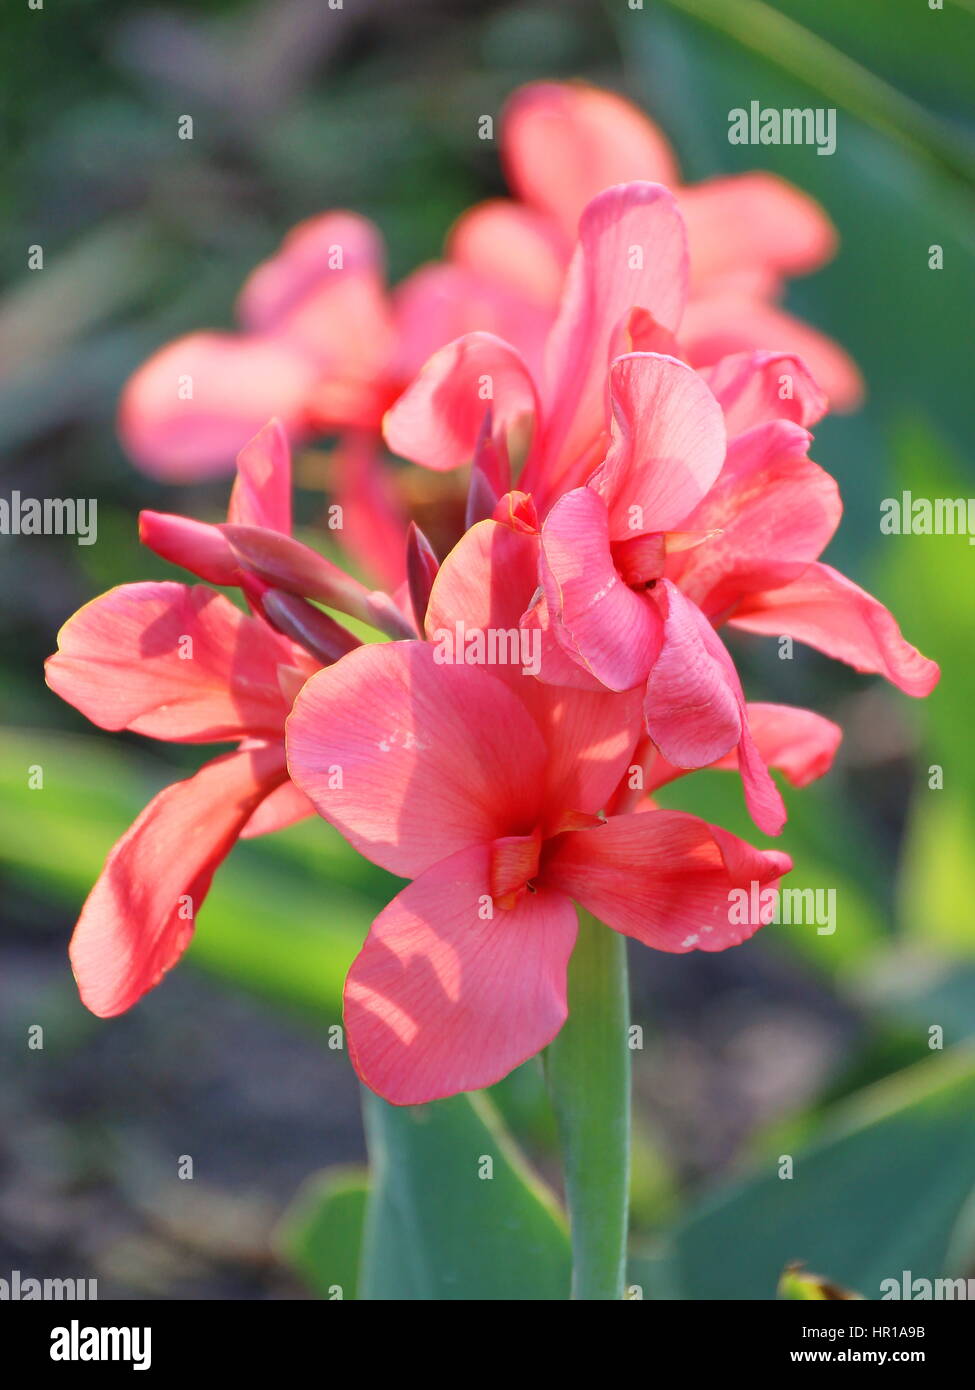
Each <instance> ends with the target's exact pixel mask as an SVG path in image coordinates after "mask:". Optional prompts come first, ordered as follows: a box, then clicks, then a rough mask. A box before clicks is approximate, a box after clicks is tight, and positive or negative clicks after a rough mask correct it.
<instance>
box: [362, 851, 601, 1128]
mask: <svg viewBox="0 0 975 1390" xmlns="http://www.w3.org/2000/svg"><path fill="white" fill-rule="evenodd" d="M490 863H491V850H490V847H489V846H487V845H477V846H472V847H471V848H469V849H466V850H463V851H461V852H460V853H458V854H454V855H453V856H452V857H451V858H449V859H448V860H446V861H445V862H443V863H437V864H434V865H433V867H431V868H430V869H429V870H428V871H427V872H426V873H424V874H423V875H422V876H421V877H420V878H418V879H417V880H416V881H415V882H414V883H411V884H409V886H408V887H406V888H404V889H403V891H402V892H401V893H399V894H398V895H397V896H396V897H395V898H394V899H393V901H392V902H391V903H390V904H389V906H388V907H387V908H386V910H385V911H384V912H382V913H381V914H380V916H379V917H377V919H376V921H375V922H374V923H373V925H372V929H371V931H370V933H369V936H368V937H367V939H366V944H365V945H364V946H363V948H362V950H361V952H360V953H359V955H358V956H357V957H356V959H355V961H354V962H353V965H352V969H351V970H350V971H349V977H348V980H347V982H346V986H345V1025H346V1028H347V1029H348V1035H349V1052H350V1055H351V1058H352V1062H353V1065H354V1066H355V1069H356V1071H357V1072H358V1074H359V1077H360V1078H361V1080H362V1081H364V1082H365V1084H366V1085H367V1086H369V1087H371V1088H372V1090H374V1091H376V1092H377V1093H378V1094H379V1095H381V1096H384V1097H385V1098H386V1099H387V1100H389V1101H391V1102H392V1103H393V1104H394V1105H421V1104H424V1103H425V1102H427V1101H430V1100H436V1099H438V1098H439V1097H441V1096H450V1095H456V1094H457V1093H458V1092H461V1091H476V1090H480V1089H481V1087H483V1086H490V1085H493V1083H494V1082H495V1081H499V1080H500V1079H501V1077H503V1076H506V1075H507V1074H508V1072H509V1071H511V1070H512V1069H513V1068H514V1067H516V1066H518V1065H519V1064H520V1063H521V1062H524V1061H527V1060H528V1058H529V1057H533V1056H534V1055H535V1054H536V1053H537V1052H539V1051H540V1050H541V1049H542V1048H543V1047H545V1045H546V1044H547V1043H549V1042H551V1040H552V1039H553V1038H554V1037H555V1035H556V1033H557V1032H558V1031H559V1029H560V1028H561V1027H562V1024H563V1023H564V1022H565V1018H566V1014H567V1005H566V969H567V966H568V961H569V956H570V955H571V953H572V948H573V946H574V945H575V938H576V929H577V926H576V913H575V908H574V907H573V905H572V903H571V902H570V901H569V900H568V898H565V897H563V896H562V895H561V894H560V893H557V892H552V891H550V890H549V889H547V888H539V889H538V891H537V892H535V893H525V894H524V895H523V896H522V897H521V898H520V899H519V900H518V903H517V905H516V906H515V907H513V908H511V909H508V910H506V909H504V908H498V907H495V908H494V909H493V916H491V917H489V918H488V919H487V920H482V917H481V915H480V914H479V908H480V909H481V910H482V911H483V910H490V903H491V898H490ZM484 904H487V905H488V906H487V908H485V907H484Z"/></svg>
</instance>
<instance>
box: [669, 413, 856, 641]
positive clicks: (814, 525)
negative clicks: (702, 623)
mask: <svg viewBox="0 0 975 1390" xmlns="http://www.w3.org/2000/svg"><path fill="white" fill-rule="evenodd" d="M809 442H810V438H809V435H808V433H807V432H806V431H805V430H804V429H803V428H802V427H801V426H800V425H794V424H792V423H791V422H790V421H788V420H773V421H771V422H770V423H768V424H765V425H756V426H755V428H754V429H752V430H749V431H748V432H747V433H746V434H743V435H739V436H738V438H737V439H736V440H734V442H733V443H732V445H731V447H730V448H729V450H728V457H727V462H726V464H725V467H724V470H723V471H722V474H721V476H720V478H719V479H718V481H717V483H715V485H714V487H713V488H712V489H711V491H710V492H709V493H708V495H707V497H705V499H704V501H703V502H702V503H701V505H700V506H699V507H698V508H697V510H696V511H695V512H694V513H693V515H692V516H691V517H689V518H688V523H687V524H688V526H689V527H690V528H691V529H693V530H696V531H702V532H705V533H708V532H713V533H714V534H713V535H711V536H710V538H709V539H708V540H706V541H705V542H704V543H703V544H701V545H698V546H695V547H694V548H692V549H688V550H684V551H681V552H679V553H678V554H675V555H672V556H670V558H669V561H668V565H667V573H668V575H669V576H670V577H672V578H673V579H675V580H676V581H677V582H679V584H680V587H681V590H682V591H683V592H684V593H685V594H686V595H687V596H688V598H692V599H693V600H694V602H695V603H697V605H698V606H699V607H700V608H701V609H702V610H703V611H704V612H705V613H706V614H707V615H708V616H709V617H710V618H712V620H714V621H717V620H718V617H719V616H720V615H721V614H723V613H724V612H726V611H727V610H728V609H729V608H731V607H732V606H733V605H734V604H736V603H737V602H738V601H739V600H740V598H741V596H742V594H747V593H756V592H759V591H761V590H766V589H775V588H779V587H780V586H781V585H783V584H788V583H790V582H791V581H792V580H793V579H796V578H798V577H799V575H801V574H802V572H803V571H804V570H805V569H806V568H807V566H808V565H809V564H811V563H812V561H813V560H816V559H818V557H819V556H820V555H821V554H822V552H823V550H824V549H825V548H826V546H827V545H828V544H829V542H830V540H831V539H832V537H833V534H834V532H835V531H836V528H837V526H838V525H839V521H840V517H841V515H842V512H843V503H842V501H841V500H840V493H839V488H838V487H837V485H836V482H835V480H834V479H833V478H831V477H830V476H829V474H828V473H826V472H824V471H823V469H822V468H820V467H819V465H818V464H816V463H814V462H813V461H812V459H810V458H807V457H806V454H807V451H808V448H809Z"/></svg>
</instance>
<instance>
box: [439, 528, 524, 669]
mask: <svg viewBox="0 0 975 1390" xmlns="http://www.w3.org/2000/svg"><path fill="white" fill-rule="evenodd" d="M538 552H539V538H538V536H537V535H532V534H531V533H530V532H528V531H516V530H514V529H513V528H512V527H511V526H508V525H506V524H505V523H503V522H499V521H493V520H488V521H479V522H478V523H477V525H476V526H472V527H471V528H470V530H469V531H465V533H464V535H463V536H462V537H461V539H460V540H459V541H458V542H457V544H456V545H455V546H454V548H453V550H452V551H451V552H450V554H449V555H448V556H447V557H446V559H445V560H444V562H443V564H442V565H441V566H440V569H439V570H438V572H437V577H436V579H435V580H434V582H433V588H432V590H431V592H430V600H429V603H428V605H427V617H426V634H427V637H428V638H429V639H430V641H435V640H436V637H435V634H436V633H437V632H442V631H453V630H454V628H455V625H456V624H457V623H464V624H466V626H467V627H468V628H471V629H473V628H478V629H480V630H481V631H487V629H488V628H494V629H496V630H498V629H504V630H511V629H515V630H517V628H518V625H519V623H520V621H521V616H522V614H523V613H524V612H525V609H526V608H527V607H528V605H529V603H530V602H531V600H532V596H533V595H534V593H535V591H536V589H537V588H538ZM521 666H522V662H521V661H520V660H516V661H515V662H514V663H512V665H511V666H499V667H498V673H499V674H500V675H503V676H510V677H512V678H513V679H514V683H515V684H520V683H521V682H522V681H523V680H524V679H525V677H523V676H522V675H521Z"/></svg>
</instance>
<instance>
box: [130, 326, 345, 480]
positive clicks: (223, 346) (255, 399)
mask: <svg viewBox="0 0 975 1390" xmlns="http://www.w3.org/2000/svg"><path fill="white" fill-rule="evenodd" d="M317 374H318V370H317V368H316V367H315V365H314V363H313V362H311V360H310V359H309V358H308V357H307V356H305V355H304V354H303V353H302V352H301V351H300V350H298V349H296V348H295V347H294V346H292V345H291V344H289V343H286V342H284V341H283V340H281V339H276V338H266V337H257V336H236V335H234V334H230V333H193V334H191V335H190V336H189V337H186V338H179V339H178V340H177V341H176V342H174V343H169V344H168V345H167V346H166V347H164V348H161V349H160V350H159V352H157V353H155V354H154V355H153V356H152V357H150V358H149V360H148V362H145V363H144V364H143V365H142V366H141V367H140V368H139V370H138V371H137V372H136V373H135V374H134V375H133V376H131V377H130V378H129V380H128V382H127V383H126V385H125V389H124V391H123V392H122V399H121V402H120V405H119V418H118V429H119V435H120V437H121V440H122V446H123V448H124V449H125V450H126V452H127V453H129V454H130V455H131V457H132V459H133V461H134V462H135V463H136V464H137V465H138V466H139V467H140V468H142V469H144V470H145V472H147V473H151V474H152V475H153V476H155V477H158V478H163V479H164V480H166V481H167V482H178V481H182V480H188V481H195V480H197V479H199V478H207V477H212V476H214V475H219V474H222V473H229V472H231V470H232V467H233V460H234V457H235V456H236V454H237V453H238V452H239V451H240V450H241V449H242V448H243V447H244V445H245V444H246V443H247V441H248V440H249V439H251V438H253V436H254V435H255V434H257V432H258V430H260V429H261V428H262V427H263V426H264V425H265V424H266V423H267V421H268V420H269V419H270V418H271V417H272V416H275V415H276V416H278V417H279V418H280V420H281V423H282V425H283V426H284V428H285V429H286V430H287V431H288V432H289V433H290V434H297V433H300V432H301V430H302V428H303V425H304V409H305V400H306V397H307V395H308V392H309V391H310V389H311V387H312V385H313V383H314V381H315V379H316V376H317ZM189 390H192V395H187V391H189Z"/></svg>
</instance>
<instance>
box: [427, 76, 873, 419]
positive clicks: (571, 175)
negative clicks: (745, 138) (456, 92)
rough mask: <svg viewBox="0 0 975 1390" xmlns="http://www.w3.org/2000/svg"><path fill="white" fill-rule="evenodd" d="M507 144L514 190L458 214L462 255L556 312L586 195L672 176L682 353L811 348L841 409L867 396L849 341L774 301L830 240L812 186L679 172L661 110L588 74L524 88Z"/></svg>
mask: <svg viewBox="0 0 975 1390" xmlns="http://www.w3.org/2000/svg"><path fill="white" fill-rule="evenodd" d="M501 158H502V163H503V164H504V167H505V171H506V174H507V178H508V183H509V184H510V186H511V188H512V190H513V192H514V193H515V194H516V195H517V197H518V199H519V200H520V201H518V202H507V201H505V200H502V199H496V200H494V201H492V202H488V203H483V204H481V205H479V206H478V207H475V208H472V209H471V211H470V212H468V213H466V214H464V216H463V217H462V218H461V219H460V221H459V223H458V224H457V226H456V227H455V228H454V230H453V232H452V234H451V238H450V241H449V243H448V251H449V254H450V257H451V259H452V260H453V261H454V263H456V264H460V265H464V266H469V267H471V268H477V269H480V270H481V271H482V273H483V272H484V271H487V272H489V273H490V274H491V275H493V276H494V277H495V278H496V279H498V280H499V281H501V282H503V283H512V284H513V285H515V286H517V287H518V288H520V289H521V290H522V291H523V292H524V293H525V294H526V296H530V297H533V298H534V299H536V300H537V301H539V302H542V303H547V304H548V305H549V306H550V308H551V309H552V311H553V312H554V310H555V309H556V308H557V305H558V297H559V291H560V288H561V275H560V271H564V268H565V267H566V266H567V265H568V263H569V260H570V256H571V253H572V250H573V247H574V245H575V240H576V231H577V227H578V223H579V217H580V215H581V214H582V212H583V210H584V208H585V207H586V205H587V204H588V203H589V202H590V201H591V200H592V199H593V198H595V197H596V195H597V194H598V193H600V192H601V191H602V190H603V189H605V188H608V187H610V186H611V185H614V184H621V183H630V182H632V181H634V180H646V181H649V182H653V183H662V184H665V185H666V186H667V187H668V188H670V189H671V190H672V191H673V192H674V193H675V194H676V196H677V202H678V207H679V208H680V211H681V214H682V216H683V218H684V222H685V224H686V226H687V230H688V239H689V243H690V262H691V282H690V297H689V302H688V306H687V311H686V314H685V317H684V321H683V324H682V342H683V345H684V348H685V350H686V360H687V361H688V362H690V363H691V364H692V365H693V366H695V367H700V366H707V365H710V364H712V363H714V362H716V361H718V359H719V358H721V357H726V356H728V355H729V354H731V353H736V352H742V351H753V350H755V349H759V348H774V349H776V350H778V351H785V352H790V353H794V354H796V355H798V356H801V357H802V358H803V359H804V361H805V362H806V363H807V365H808V366H809V368H810V370H811V372H812V374H813V377H814V378H815V379H816V381H817V382H818V383H819V385H820V386H821V387H822V388H823V389H824V390H825V391H826V394H827V395H828V397H829V399H830V404H831V407H832V408H833V409H834V410H848V409H851V408H852V407H854V406H855V405H857V404H858V403H859V400H860V398H861V396H862V389H863V388H862V382H861V379H860V374H859V372H858V371H857V369H856V366H855V365H854V363H853V362H852V361H851V360H850V358H849V357H848V356H847V355H846V353H844V352H843V351H842V349H841V348H839V347H837V345H836V344H835V343H833V342H831V341H830V340H829V339H828V338H826V337H825V336H824V335H823V334H821V333H818V332H817V331H816V330H815V329H813V328H810V327H809V325H808V324H804V323H802V322H801V321H800V320H798V319H796V318H794V317H793V316H791V315H789V314H787V313H786V312H785V311H784V310H783V309H781V308H780V307H779V305H778V304H777V302H776V301H777V299H778V297H779V295H780V294H781V291H782V289H783V287H784V284H785V282H786V280H787V278H788V277H790V276H793V275H803V274H806V273H808V272H809V271H811V270H815V269H816V268H817V267H818V266H820V265H822V264H823V263H824V262H825V261H827V260H829V259H830V257H831V256H832V255H833V253H834V251H835V249H836V235H835V232H834V230H833V227H832V226H831V224H830V222H829V220H828V218H827V217H826V215H825V214H824V212H823V210H822V208H820V207H819V205H818V204H817V203H816V202H815V201H814V200H813V199H812V198H810V197H808V196H807V195H806V194H805V193H802V192H801V191H800V190H799V189H797V188H795V187H794V186H793V185H791V184H789V183H787V182H786V181H785V180H784V179H780V178H777V177H776V176H774V175H771V174H765V173H749V174H740V175H734V176H730V177H724V178H714V179H708V180H706V181H705V182H704V183H700V184H696V185H694V186H687V185H684V186H682V185H681V182H680V173H679V170H678V167H677V163H676V160H675V158H674V154H673V151H672V150H671V149H670V147H669V145H668V144H667V141H666V140H665V138H664V137H663V135H662V134H661V132H660V131H659V130H658V129H657V128H656V127H655V126H654V125H653V123H652V122H651V121H649V120H648V119H647V118H646V116H644V115H643V113H642V112H641V111H639V110H638V109H637V108H636V107H635V106H633V105H632V104H631V103H630V102H628V101H626V100H625V99H624V98H623V97H620V96H618V95H616V94H615V93H613V92H607V91H601V90H600V89H599V88H597V87H591V86H588V85H586V84H584V83H556V82H539V83H534V84H531V85H529V86H527V87H523V88H521V89H520V90H519V91H517V92H516V93H515V94H514V96H512V98H511V100H510V101H509V102H508V105H507V107H506V109H505V112H504V115H503V118H502V123H501Z"/></svg>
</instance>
